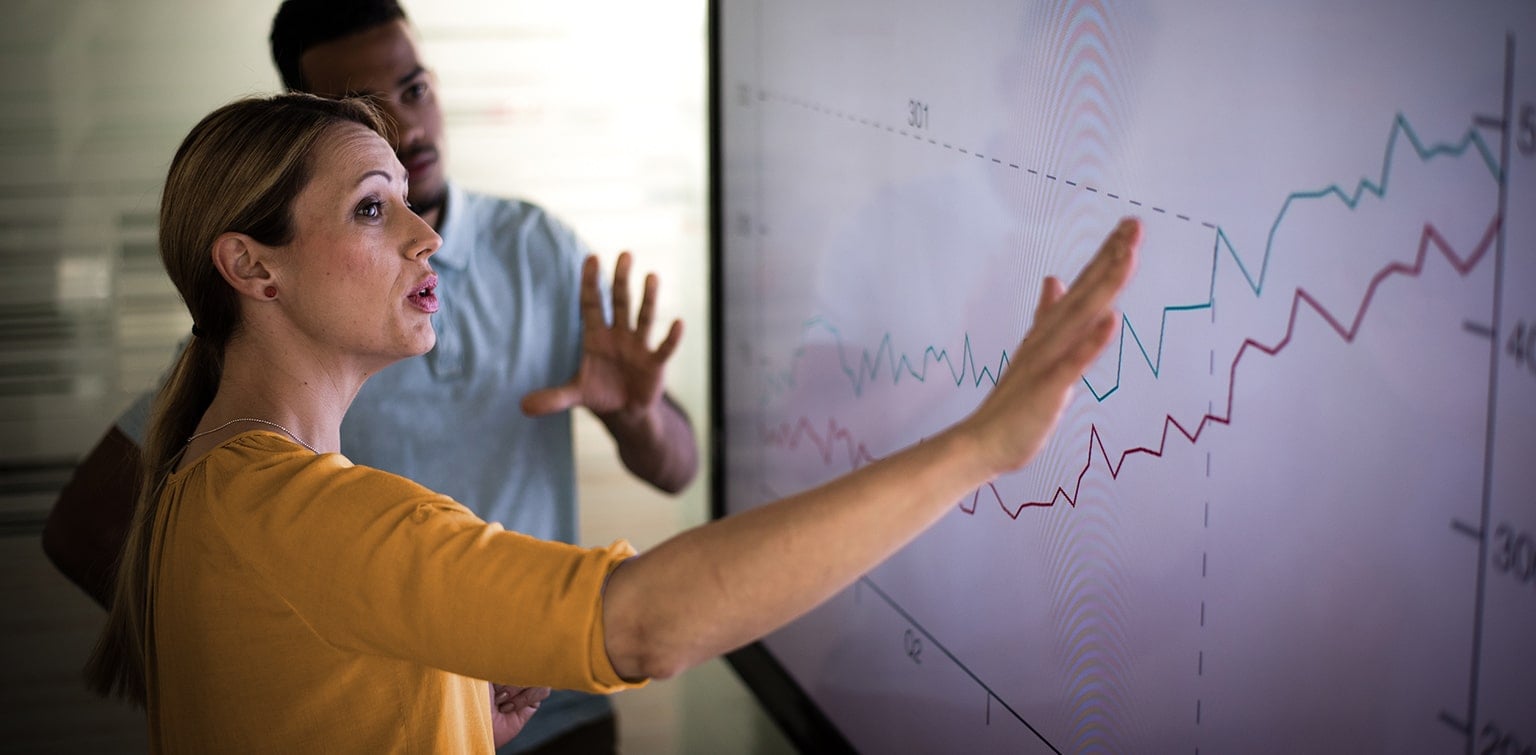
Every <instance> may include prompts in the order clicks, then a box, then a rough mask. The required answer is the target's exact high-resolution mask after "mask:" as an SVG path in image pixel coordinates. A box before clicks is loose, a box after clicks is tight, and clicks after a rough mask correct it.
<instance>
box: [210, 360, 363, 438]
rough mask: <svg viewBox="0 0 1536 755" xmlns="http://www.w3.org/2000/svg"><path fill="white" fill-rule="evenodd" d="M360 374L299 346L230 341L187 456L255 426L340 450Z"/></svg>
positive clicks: (361, 372)
mask: <svg viewBox="0 0 1536 755" xmlns="http://www.w3.org/2000/svg"><path fill="white" fill-rule="evenodd" d="M364 377H365V373H364V372H363V371H362V370H360V369H357V368H352V369H347V368H344V367H342V366H340V365H337V364H335V363H334V362H331V363H327V362H326V361H324V360H323V359H321V358H319V357H318V355H314V354H310V353H308V352H307V350H305V349H303V348H295V347H292V346H286V347H277V346H275V345H274V346H272V347H270V348H266V347H263V346H261V345H260V344H259V343H258V342H256V341H255V340H253V339H241V338H237V339H234V340H233V341H231V343H229V344H228V345H227V346H226V348H225V352H224V371H223V375H222V376H221V378H220V380H219V388H218V392H217V393H216V394H215V395H214V398H213V401H212V402H211V403H210V404H209V405H208V410H207V411H206V412H204V413H203V418H202V420H201V421H200V422H199V423H198V426H197V430H196V431H194V434H196V433H206V435H204V436H201V437H196V438H195V439H194V440H193V442H192V444H191V445H189V447H188V454H187V458H196V456H198V455H199V453H198V452H199V451H200V450H207V449H208V448H213V447H215V446H217V445H219V444H221V443H223V442H224V441H226V440H228V439H230V438H232V437H234V436H236V435H239V434H240V433H244V432H249V431H251V430H258V429H266V430H271V431H273V432H278V433H280V434H286V435H288V436H290V437H292V438H293V440H295V441H296V442H298V443H299V444H301V445H303V446H305V447H307V448H309V449H311V450H314V451H315V452H317V453H328V452H334V451H340V450H341V420H342V417H344V416H345V415H346V412H347V407H349V406H350V405H351V404H352V399H353V398H355V397H356V396H357V392H358V390H359V389H360V388H361V387H362V384H363V379H364ZM237 420H245V421H237ZM250 420H257V421H256V422H252V421H250ZM267 423H270V424H267Z"/></svg>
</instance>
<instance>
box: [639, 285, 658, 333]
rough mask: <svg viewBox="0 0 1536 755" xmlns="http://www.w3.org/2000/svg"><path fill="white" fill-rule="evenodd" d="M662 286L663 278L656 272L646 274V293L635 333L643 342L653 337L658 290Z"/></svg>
mask: <svg viewBox="0 0 1536 755" xmlns="http://www.w3.org/2000/svg"><path fill="white" fill-rule="evenodd" d="M660 286H661V279H660V278H657V277H656V274H655V273H651V274H650V275H647V276H645V294H644V295H642V296H641V297H640V314H639V315H637V316H636V318H635V333H636V334H637V335H639V336H640V342H641V343H645V342H646V341H648V340H650V338H651V321H652V320H654V319H655V317H656V290H657V289H658V288H659V287H660Z"/></svg>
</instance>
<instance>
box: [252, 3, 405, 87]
mask: <svg viewBox="0 0 1536 755" xmlns="http://www.w3.org/2000/svg"><path fill="white" fill-rule="evenodd" d="M403 18H405V9H403V8H401V7H400V4H399V3H397V2H395V0H284V2H283V4H282V5H281V6H279V7H278V9H277V15H276V16H274V17H273V18H272V36H271V37H270V41H271V43H272V62H273V63H275V64H277V73H278V75H279V76H281V77H282V78H283V86H284V87H286V88H287V89H288V90H289V91H293V92H305V91H309V90H308V84H307V83H306V82H305V81H304V72H303V70H302V69H300V68H299V58H300V57H302V56H303V55H304V53H305V52H308V51H309V49H310V48H311V47H314V46H316V45H322V44H325V43H326V42H331V41H333V40H337V39H341V38H342V37H348V36H351V35H353V34H356V33H358V32H361V31H367V30H368V29H372V28H373V27H375V26H379V25H381V24H387V23H389V22H391V21H394V20H396V19H403Z"/></svg>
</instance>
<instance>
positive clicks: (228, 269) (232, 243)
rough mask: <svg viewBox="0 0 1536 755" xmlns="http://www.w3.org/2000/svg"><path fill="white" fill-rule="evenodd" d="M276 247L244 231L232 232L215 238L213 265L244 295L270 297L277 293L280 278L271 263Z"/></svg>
mask: <svg viewBox="0 0 1536 755" xmlns="http://www.w3.org/2000/svg"><path fill="white" fill-rule="evenodd" d="M271 253H272V248H271V247H269V246H266V245H265V244H262V243H260V242H258V241H256V240H255V239H253V238H251V237H250V236H247V235H245V234H243V233H235V232H232V231H231V232H228V233H223V234H220V235H219V237H218V238H216V239H214V240H213V252H212V254H213V266H214V267H216V268H218V269H219V274H220V275H222V276H224V280H225V281H228V282H229V285H230V286H231V287H233V288H234V289H235V291H237V292H239V293H240V294H241V295H243V296H249V297H251V298H252V299H260V300H266V299H271V298H273V296H275V295H276V290H277V289H276V280H275V277H274V276H273V274H272V271H271V270H270V269H268V267H267V263H268V262H269V261H270V260H269V256H270V255H271Z"/></svg>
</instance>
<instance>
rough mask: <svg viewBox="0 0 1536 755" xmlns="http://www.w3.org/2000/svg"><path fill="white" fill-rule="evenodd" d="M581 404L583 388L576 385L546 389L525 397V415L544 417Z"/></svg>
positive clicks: (523, 404)
mask: <svg viewBox="0 0 1536 755" xmlns="http://www.w3.org/2000/svg"><path fill="white" fill-rule="evenodd" d="M580 403H581V388H580V387H578V386H577V385H576V384H574V383H570V384H566V385H561V386H556V387H554V388H544V389H541V390H537V391H533V392H532V393H529V394H528V395H526V396H523V401H522V408H523V414H526V415H528V416H530V417H542V416H544V415H546V414H554V413H555V412H563V411H565V410H566V409H569V408H571V407H573V406H576V405H578V404H580Z"/></svg>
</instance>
